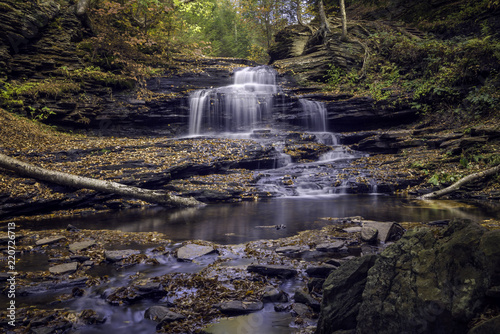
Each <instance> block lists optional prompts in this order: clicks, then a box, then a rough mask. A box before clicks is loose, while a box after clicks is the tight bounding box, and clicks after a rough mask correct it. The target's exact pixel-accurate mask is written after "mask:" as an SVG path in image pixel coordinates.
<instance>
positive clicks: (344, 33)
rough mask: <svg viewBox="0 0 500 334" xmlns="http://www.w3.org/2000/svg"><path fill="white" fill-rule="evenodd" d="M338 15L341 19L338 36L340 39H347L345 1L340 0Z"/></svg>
mask: <svg viewBox="0 0 500 334" xmlns="http://www.w3.org/2000/svg"><path fill="white" fill-rule="evenodd" d="M340 17H341V19H342V35H341V36H340V40H341V41H344V42H345V41H347V15H346V13H345V1H344V0H340Z"/></svg>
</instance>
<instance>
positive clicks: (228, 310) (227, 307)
mask: <svg viewBox="0 0 500 334" xmlns="http://www.w3.org/2000/svg"><path fill="white" fill-rule="evenodd" d="M263 308H264V304H263V303H262V302H242V301H239V300H232V301H228V302H223V303H221V305H220V311H221V312H222V313H225V314H231V315H236V314H246V313H251V312H256V311H260V310H262V309H263Z"/></svg>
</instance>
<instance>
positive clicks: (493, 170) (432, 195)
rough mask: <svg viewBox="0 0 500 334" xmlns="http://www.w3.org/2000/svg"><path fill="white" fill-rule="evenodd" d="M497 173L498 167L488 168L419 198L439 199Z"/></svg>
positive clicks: (499, 169) (499, 170)
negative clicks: (463, 186)
mask: <svg viewBox="0 0 500 334" xmlns="http://www.w3.org/2000/svg"><path fill="white" fill-rule="evenodd" d="M498 172H500V165H498V166H496V167H493V168H490V169H487V170H485V171H482V172H478V173H474V174H471V175H468V176H466V177H464V178H461V179H460V180H458V181H457V182H455V183H453V184H452V185H451V186H449V187H447V188H444V189H441V190H438V191H434V192H431V193H429V194H425V195H423V196H420V197H419V198H420V199H430V198H436V197H441V196H443V195H446V194H449V193H451V192H454V191H455V190H458V189H459V188H460V187H461V186H462V185H464V184H466V183H469V182H471V181H474V180H477V179H480V178H483V177H486V176H490V175H495V174H496V173H498Z"/></svg>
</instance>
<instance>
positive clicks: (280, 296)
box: [262, 286, 288, 303]
mask: <svg viewBox="0 0 500 334" xmlns="http://www.w3.org/2000/svg"><path fill="white" fill-rule="evenodd" d="M262 301H263V302H271V303H286V302H287V301H288V296H287V295H286V293H285V292H283V290H280V289H277V288H275V287H273V286H268V287H266V288H264V293H263V294H262Z"/></svg>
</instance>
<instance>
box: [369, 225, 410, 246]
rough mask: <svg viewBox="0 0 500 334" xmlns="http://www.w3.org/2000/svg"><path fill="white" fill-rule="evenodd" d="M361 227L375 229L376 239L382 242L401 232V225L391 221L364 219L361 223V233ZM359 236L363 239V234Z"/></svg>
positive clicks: (395, 236) (396, 236) (395, 237)
mask: <svg viewBox="0 0 500 334" xmlns="http://www.w3.org/2000/svg"><path fill="white" fill-rule="evenodd" d="M363 229H371V230H376V231H377V235H376V237H377V240H378V241H379V242H382V243H386V242H387V241H389V240H394V239H397V238H398V237H399V236H400V235H402V233H403V231H402V227H401V226H400V225H398V224H396V223H393V222H376V221H370V220H365V221H363V223H362V229H361V233H363ZM361 238H362V239H363V236H361ZM365 241H366V240H365Z"/></svg>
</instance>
